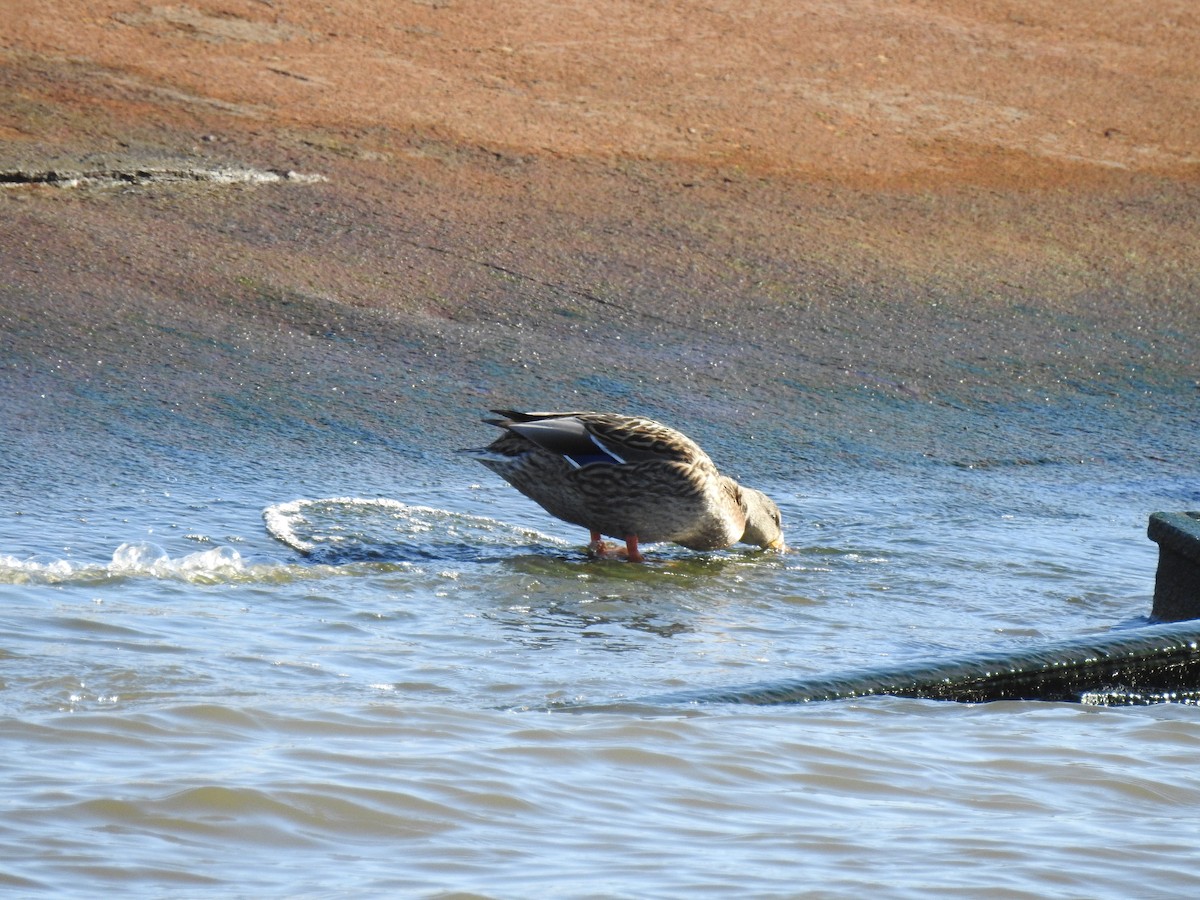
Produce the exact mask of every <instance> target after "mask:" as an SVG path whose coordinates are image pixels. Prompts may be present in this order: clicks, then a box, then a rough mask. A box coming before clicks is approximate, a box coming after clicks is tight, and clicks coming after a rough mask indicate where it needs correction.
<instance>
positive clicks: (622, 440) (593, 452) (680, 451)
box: [471, 410, 784, 559]
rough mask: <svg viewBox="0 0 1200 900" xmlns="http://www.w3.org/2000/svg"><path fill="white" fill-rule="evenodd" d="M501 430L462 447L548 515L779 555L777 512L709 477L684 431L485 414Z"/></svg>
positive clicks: (637, 423)
mask: <svg viewBox="0 0 1200 900" xmlns="http://www.w3.org/2000/svg"><path fill="white" fill-rule="evenodd" d="M494 412H496V413H497V414H498V415H499V416H501V418H499V419H490V420H487V421H488V422H489V423H490V424H493V425H497V426H499V427H500V428H503V429H504V433H503V434H501V435H500V437H498V438H496V440H495V441H493V442H492V443H491V444H490V445H489V446H488V447H486V448H484V449H482V450H478V451H471V452H472V453H473V454H474V455H475V456H476V458H477V459H478V460H479V461H480V462H482V463H483V464H484V465H485V466H487V467H488V468H489V469H491V470H492V471H494V472H496V473H497V474H498V475H500V476H501V477H502V478H504V479H505V480H506V481H508V482H509V483H510V484H511V485H512V486H513V487H515V488H516V489H517V490H519V491H520V492H521V493H522V494H524V495H525V496H527V497H529V498H530V499H531V500H533V501H534V502H536V503H538V504H539V505H540V506H542V508H544V509H545V510H546V511H547V512H549V513H550V514H552V515H554V516H557V517H558V518H560V519H563V520H564V521H567V522H571V523H573V524H575V525H579V526H581V527H583V528H586V529H588V530H589V531H590V532H591V533H592V540H593V544H594V545H597V546H598V548H602V545H600V542H599V537H600V536H601V535H608V536H610V537H615V538H620V539H622V540H624V541H626V545H627V547H628V553H629V557H630V559H640V558H641V557H640V553H639V552H638V543H639V542H643V543H654V542H658V541H671V542H673V543H676V544H682V545H683V546H684V547H688V548H691V549H693V550H717V549H721V548H724V547H728V546H730V545H732V544H735V543H738V542H739V541H744V542H746V543H751V544H757V545H759V546H760V547H764V548H772V549H783V548H784V542H783V534H782V531H781V528H780V518H779V509H778V508H777V507H776V506H775V504H774V503H773V502H772V501H771V500H770V498H768V497H767V496H766V495H765V494H763V493H761V492H760V491H756V490H754V489H753V488H746V487H742V486H741V485H739V484H738V483H737V482H736V481H734V480H733V479H732V478H728V477H727V476H724V475H722V474H721V473H720V472H718V471H717V467H716V466H715V465H714V464H713V461H712V460H711V459H709V457H708V454H707V453H705V452H704V451H703V450H701V449H700V447H699V446H698V445H697V444H696V442H695V441H693V440H692V439H691V438H689V437H687V435H685V434H683V433H681V432H679V431H676V430H675V429H673V428H668V427H667V426H666V425H663V424H661V423H659V422H655V421H653V420H651V419H643V418H638V417H635V416H622V415H616V414H612V413H595V412H570V413H521V412H516V411H514V410H494Z"/></svg>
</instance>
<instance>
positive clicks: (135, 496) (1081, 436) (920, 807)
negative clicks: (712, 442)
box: [0, 383, 1200, 897]
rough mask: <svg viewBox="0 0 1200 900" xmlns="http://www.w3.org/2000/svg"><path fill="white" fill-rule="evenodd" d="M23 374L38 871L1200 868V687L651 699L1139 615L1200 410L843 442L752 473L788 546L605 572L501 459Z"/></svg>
mask: <svg viewBox="0 0 1200 900" xmlns="http://www.w3.org/2000/svg"><path fill="white" fill-rule="evenodd" d="M11 386H12V384H11V383H10V387H11ZM20 387H21V386H20V385H17V388H18V389H17V390H15V392H13V393H10V398H12V404H13V406H12V408H13V409H14V410H19V411H20V412H21V415H18V416H14V418H13V420H12V422H11V423H10V426H9V428H8V430H6V431H5V432H4V435H3V437H2V438H0V440H2V441H3V444H4V446H3V447H2V448H0V449H3V450H4V457H3V459H4V461H3V462H2V463H0V467H2V469H0V472H2V474H3V477H4V480H5V487H6V490H7V492H8V496H9V501H8V502H7V503H6V506H5V509H4V511H3V514H2V515H0V717H2V718H0V722H2V723H3V727H2V728H0V773H2V775H0V785H2V786H0V810H2V812H0V884H3V885H6V886H9V887H11V888H15V889H18V890H21V891H24V892H26V893H32V892H35V891H39V890H44V891H47V892H49V891H53V892H55V893H56V894H64V895H71V894H75V895H92V894H95V893H97V892H99V891H100V890H104V889H107V888H111V889H113V890H117V891H119V892H120V893H121V894H122V895H123V896H162V895H164V894H174V895H184V896H206V895H221V896H230V895H233V896H262V895H267V896H284V895H286V896H334V895H344V894H347V893H355V894H363V895H395V894H402V895H414V894H415V895H435V894H440V893H443V892H445V893H452V892H456V891H457V892H473V893H476V894H479V895H485V896H512V897H518V896H528V895H529V894H530V893H533V892H535V891H543V892H545V893H547V894H550V895H552V896H579V897H583V896H631V897H633V896H636V897H655V896H683V895H688V896H691V895H696V894H711V895H720V896H728V895H731V894H739V895H745V894H753V895H756V896H772V895H778V896H794V895H796V894H800V893H804V892H808V891H811V892H813V893H815V894H818V895H819V894H829V895H846V894H855V895H857V894H861V893H868V892H869V893H871V894H877V895H878V894H883V895H887V896H911V897H925V896H928V895H930V894H931V893H943V894H950V895H971V896H976V895H995V896H999V895H1005V896H1010V895H1027V896H1048V895H1065V896H1112V897H1126V896H1135V895H1136V896H1172V895H1182V894H1184V893H1190V892H1194V891H1195V889H1196V888H1197V887H1198V886H1200V876H1197V875H1196V874H1195V866H1194V865H1193V863H1194V862H1195V861H1196V858H1197V851H1196V850H1195V846H1194V845H1195V841H1194V833H1195V830H1196V826H1197V824H1198V822H1200V813H1198V812H1197V810H1198V809H1200V777H1198V776H1197V774H1196V768H1195V764H1194V763H1195V758H1196V754H1197V752H1198V751H1200V715H1198V713H1197V711H1196V709H1195V708H1194V707H1193V706H1190V705H1185V704H1159V705H1154V706H1145V707H1133V708H1129V707H1126V708H1105V707H1095V706H1087V705H1066V704H1051V703H1037V702H1003V703H993V704H982V705H963V704H941V703H937V702H932V701H919V700H909V699H899V698H890V697H878V698H870V699H862V700H853V701H844V702H833V703H825V704H810V705H806V706H803V707H778V708H744V707H732V706H703V705H698V706H688V707H684V708H679V707H669V706H663V707H661V708H652V707H650V708H648V707H646V706H645V705H640V704H632V703H631V704H629V705H628V706H627V707H625V708H623V707H622V706H621V701H624V700H636V699H638V698H643V697H647V696H653V695H661V694H665V693H669V692H671V691H676V690H681V689H692V688H700V687H705V686H713V687H720V686H726V685H731V684H744V683H747V682H754V681H769V680H772V679H778V678H787V677H795V676H801V675H808V674H832V673H841V672H845V671H851V670H855V669H860V668H863V667H871V666H878V665H885V664H886V665H889V666H894V665H898V664H903V663H905V662H906V661H917V660H920V661H928V660H930V659H937V658H939V657H941V656H943V655H956V656H959V655H962V654H963V653H969V652H973V651H988V652H993V651H997V650H1003V649H1004V648H1013V649H1024V648H1029V647H1032V646H1036V645H1037V644H1038V643H1039V642H1042V641H1048V640H1054V639H1060V638H1064V637H1071V636H1075V635H1088V634H1103V633H1106V632H1108V631H1109V630H1111V629H1113V628H1120V627H1136V626H1137V625H1138V624H1139V623H1141V622H1143V621H1144V619H1145V616H1146V614H1147V613H1148V611H1149V606H1150V595H1151V591H1152V587H1153V576H1154V566H1155V560H1156V548H1155V547H1154V545H1153V544H1151V543H1150V542H1149V541H1148V540H1146V538H1145V527H1146V519H1147V516H1148V514H1149V513H1150V512H1151V511H1153V510H1155V509H1181V508H1194V507H1197V506H1200V491H1198V489H1197V483H1198V482H1197V480H1196V478H1195V476H1196V474H1197V471H1196V467H1195V462H1194V457H1192V456H1189V455H1188V454H1189V453H1190V452H1191V444H1190V441H1191V438H1190V437H1189V435H1194V433H1195V431H1194V428H1195V426H1196V421H1195V418H1194V414H1193V417H1192V419H1191V420H1190V421H1189V420H1187V418H1186V415H1185V416H1183V417H1181V416H1180V415H1179V410H1186V409H1188V408H1189V407H1188V404H1189V403H1190V402H1192V400H1193V399H1194V397H1192V396H1191V395H1188V394H1187V393H1186V392H1181V393H1179V394H1177V395H1175V396H1174V399H1173V400H1171V398H1167V402H1166V406H1160V407H1159V408H1157V409H1156V410H1152V411H1150V412H1149V413H1148V412H1147V411H1146V408H1145V406H1144V405H1142V404H1141V402H1140V400H1139V398H1137V397H1133V396H1131V397H1128V398H1126V399H1125V400H1123V401H1121V402H1122V403H1124V404H1125V405H1124V406H1121V403H1117V404H1116V405H1115V407H1114V406H1113V405H1112V404H1110V405H1109V408H1108V410H1107V418H1106V419H1105V421H1104V422H1103V423H1099V424H1098V423H1097V422H1096V420H1095V417H1094V412H1095V410H1094V409H1092V408H1091V407H1087V406H1083V407H1079V406H1073V405H1072V404H1070V403H1064V404H1062V405H1061V406H1059V407H1057V408H1054V409H1047V410H1045V411H1043V413H1041V414H1040V416H1039V417H1036V418H1035V419H1034V420H1031V419H1030V417H1029V416H1028V415H1027V411H1022V410H1016V409H1011V410H993V412H992V417H991V422H992V424H993V426H994V427H995V428H996V429H997V430H998V433H999V434H1002V435H1003V436H1004V438H1003V440H997V441H996V442H995V448H994V452H989V453H979V452H977V450H975V449H973V448H972V447H967V446H965V445H964V449H963V450H962V452H961V453H958V454H948V453H935V454H929V455H918V454H913V453H910V452H908V449H907V448H908V444H907V443H906V441H910V440H911V435H908V436H907V437H905V438H903V439H901V438H900V437H899V431H898V432H897V440H896V441H895V445H896V446H895V448H894V449H893V450H891V451H889V445H890V443H891V442H890V441H889V438H888V437H887V436H886V435H884V436H883V437H880V438H879V439H878V440H877V445H876V446H875V447H874V449H872V450H871V451H870V453H869V454H863V453H859V452H856V453H854V454H846V455H844V456H842V457H836V455H835V454H824V453H823V452H822V453H819V454H818V453H817V452H816V451H810V453H809V455H808V456H807V457H806V458H805V459H804V460H803V461H802V462H801V464H800V466H799V467H798V468H800V469H801V470H802V471H803V476H802V477H797V478H796V479H795V480H787V479H785V478H780V477H778V476H776V477H775V478H774V479H771V478H765V479H759V480H758V481H757V482H755V483H756V484H757V486H760V487H763V488H765V489H766V490H767V491H768V492H769V493H771V494H772V495H773V496H774V497H776V498H777V500H778V501H779V503H780V506H781V507H782V510H783V513H784V516H785V521H786V523H787V528H788V537H789V542H790V543H791V545H792V551H791V552H789V553H787V554H785V555H778V554H771V553H762V552H759V551H756V550H753V549H750V548H742V549H737V550H733V551H729V552H725V553H717V554H710V555H707V556H706V555H699V554H693V553H690V552H688V551H685V550H682V549H679V548H671V547H656V548H653V550H652V552H651V561H650V562H648V563H647V564H645V565H641V566H638V565H630V564H627V563H624V562H620V561H611V560H591V559H588V558H587V557H586V556H585V554H584V553H583V548H582V541H583V540H584V538H585V537H586V536H585V535H580V534H578V533H576V532H575V531H574V530H573V529H571V528H570V527H569V526H565V525H563V524H562V523H558V522H555V521H553V520H549V519H547V518H546V517H545V516H544V515H543V514H542V513H541V512H540V511H538V510H537V509H536V508H534V507H532V506H531V505H529V504H527V503H526V502H525V501H524V500H523V499H521V498H520V497H518V496H517V495H516V494H515V493H514V492H513V491H512V490H511V489H510V488H509V487H508V486H507V485H504V484H502V483H500V482H499V480H498V479H495V478H494V477H493V476H491V475H490V473H488V472H486V471H485V470H483V469H482V468H478V469H474V468H471V467H470V466H471V464H470V463H469V461H465V460H463V459H462V458H461V457H456V456H454V455H453V454H450V453H440V452H436V449H435V451H431V452H429V453H428V454H427V455H426V457H425V458H419V457H416V456H414V455H412V454H409V455H405V454H404V452H403V450H404V447H403V446H401V447H400V448H399V453H398V452H397V447H395V446H389V445H388V443H387V441H382V440H379V441H375V442H374V443H372V441H371V440H370V438H371V435H370V434H369V433H367V432H361V433H357V434H356V433H354V432H351V431H349V430H348V428H349V426H346V420H349V419H352V418H353V415H352V414H350V413H348V414H346V416H345V418H344V419H343V420H341V425H343V426H346V427H340V426H339V422H338V421H337V420H336V416H335V417H334V418H335V421H334V422H333V425H332V426H330V428H329V429H328V431H327V433H322V434H314V431H313V430H312V429H311V428H301V427H299V426H297V427H295V428H289V427H287V426H286V424H284V425H281V424H280V423H279V420H277V419H276V420H271V421H270V422H268V423H266V424H263V423H261V422H258V421H256V419H255V416H253V415H250V414H248V413H247V414H246V417H245V418H244V419H238V420H237V428H236V430H235V431H234V432H232V433H231V432H230V431H229V428H230V421H231V419H230V416H231V415H232V414H231V413H230V414H225V413H222V414H220V415H217V414H213V413H212V412H211V410H210V411H207V412H194V413H191V414H187V415H185V414H183V413H181V412H180V411H179V410H178V409H174V410H172V409H162V410H160V411H158V412H155V411H154V408H153V407H152V406H142V407H137V406H134V407H133V408H131V409H126V410H124V411H117V410H116V409H115V405H116V404H115V401H114V400H113V398H112V397H111V396H105V395H104V393H103V392H102V391H101V392H100V395H99V396H97V395H96V394H93V393H89V392H88V391H86V390H83V389H82V388H79V386H78V385H77V386H76V389H74V390H72V391H71V392H69V393H67V394H65V395H61V396H60V397H59V398H58V402H57V403H56V405H55V408H54V409H53V410H50V409H47V408H46V407H45V406H42V405H39V404H40V401H41V391H40V390H39V386H38V385H32V384H28V383H27V384H26V385H25V387H24V389H23V390H21V389H20ZM1161 399H1162V398H1161V397H1160V398H1156V401H1157V400H1161ZM864 402H874V401H864ZM1172 403H1173V404H1174V405H1172ZM103 410H108V412H107V413H106V415H107V416H108V418H107V419H104V418H100V413H101V412H102V411H103ZM352 412H353V411H351V413H352ZM474 412H475V411H472V413H474ZM916 414H917V413H916V412H915V411H914V412H913V415H914V416H915V415H916ZM973 415H974V414H972V416H973ZM1072 416H1074V417H1076V418H1075V419H1072ZM872 421H873V422H876V423H879V422H883V421H885V420H884V419H882V418H881V419H872ZM910 421H911V420H910ZM942 421H943V424H945V422H948V421H951V420H942ZM964 421H975V419H973V418H971V417H968V418H967V419H964ZM1031 421H1033V422H1034V424H1032V425H1031ZM1122 422H1125V423H1126V424H1125V425H1124V426H1122V425H1121V424H1120V423H1122ZM1114 423H1116V424H1115V425H1114ZM679 424H681V425H682V424H684V423H679ZM924 427H932V426H931V425H929V424H928V423H927V424H926V425H925V426H924ZM1101 427H1103V429H1104V435H1105V439H1104V441H1103V442H1099V443H1097V444H1096V446H1095V452H1094V453H1091V454H1090V455H1087V456H1086V457H1084V456H1082V455H1081V454H1080V453H1078V452H1077V448H1078V447H1079V446H1082V445H1083V444H1085V443H1086V442H1087V434H1088V433H1089V431H1090V430H1093V429H1097V428H1101ZM897 428H898V429H900V428H902V426H899V425H898V426H897ZM1114 429H1115V430H1114ZM484 430H485V429H484V428H483V426H480V433H481V434H483V433H484ZM231 434H232V436H231ZM1056 434H1057V435H1059V436H1060V437H1061V436H1062V435H1065V437H1061V440H1060V437H1056V436H1055V435H1056ZM861 440H863V439H862V438H861V437H858V436H852V435H848V434H845V433H838V432H833V431H830V432H827V433H823V434H819V435H816V436H815V437H813V438H812V441H813V443H812V444H811V445H809V446H810V447H816V448H830V447H837V446H842V447H845V446H849V445H850V444H852V443H854V444H856V446H857V445H858V444H857V442H859V441H861ZM1063 442H1066V443H1068V444H1071V446H1070V447H1068V448H1067V449H1062V446H1061V445H1062V444H1063ZM1071 442H1074V443H1071ZM1039 445H1040V446H1042V448H1043V449H1042V450H1038V449H1037V447H1038V446H1039ZM1049 446H1057V447H1059V452H1046V451H1045V449H1044V448H1045V447H1049ZM1014 447H1017V448H1021V449H1020V450H1016V449H1013V448H1014ZM1030 447H1033V448H1034V450H1032V451H1030V450H1029V448H1030ZM1139 448H1142V449H1139ZM1147 448H1148V449H1147ZM889 454H890V455H889ZM398 456H399V458H400V460H399V462H398V461H397V457H398ZM866 457H869V459H870V460H871V464H866V463H864V462H863V459H864V458H866ZM753 462H754V461H753V460H750V463H751V464H752V465H753ZM580 701H582V702H598V703H604V704H608V706H607V708H606V709H605V711H586V712H585V711H578V710H571V709H570V708H569V706H570V704H573V703H576V702H580ZM547 710H552V711H547Z"/></svg>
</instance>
